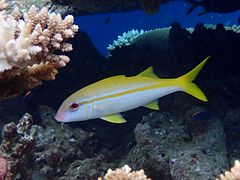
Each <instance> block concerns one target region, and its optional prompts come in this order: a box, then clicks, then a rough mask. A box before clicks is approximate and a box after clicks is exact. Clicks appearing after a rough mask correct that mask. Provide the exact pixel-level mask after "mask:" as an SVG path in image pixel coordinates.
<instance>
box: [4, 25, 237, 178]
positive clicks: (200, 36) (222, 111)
mask: <svg viewBox="0 0 240 180" xmlns="http://www.w3.org/2000/svg"><path fill="white" fill-rule="evenodd" d="M165 32H166V33H167V34H168V36H167V37H165V36H164V38H163V39H165V40H166V39H167V41H168V47H170V48H164V47H160V48H153V46H155V45H153V46H152V44H148V43H150V42H151V41H147V40H148V38H150V39H151V37H148V36H146V37H147V39H144V41H145V42H148V43H142V45H140V46H135V45H133V46H131V45H130V46H122V47H121V48H116V49H115V50H113V51H112V56H111V57H109V61H106V58H105V57H102V56H100V55H99V54H98V53H97V51H96V49H95V48H94V47H93V46H92V44H91V42H90V40H89V38H88V37H87V35H86V33H83V32H80V33H78V34H77V36H78V37H80V38H79V39H77V40H75V41H76V44H77V43H78V42H79V41H81V42H83V43H81V44H80V45H78V46H77V52H72V53H71V56H70V57H71V59H72V57H73V58H76V59H77V58H78V59H79V58H80V59H82V60H81V61H71V62H70V64H68V65H70V66H69V67H70V68H69V69H68V68H65V69H63V71H64V73H61V74H60V76H61V75H63V74H64V77H62V79H59V78H58V79H57V80H55V81H53V82H51V83H45V84H44V86H40V87H39V88H37V89H36V90H33V91H34V93H33V94H35V95H34V98H33V99H32V101H31V103H29V106H31V107H30V109H31V111H32V112H31V114H33V115H35V116H36V113H37V112H38V113H39V114H40V118H39V119H38V120H39V121H37V120H36V121H35V122H37V123H39V125H34V126H33V127H32V128H31V132H33V133H34V138H35V140H36V148H34V151H35V152H34V153H33V155H32V156H31V159H32V161H30V162H28V165H29V166H30V167H28V172H31V173H30V174H32V177H33V179H54V178H55V179H62V180H65V179H97V177H99V176H101V175H102V174H103V173H104V172H106V171H107V170H108V169H109V168H112V169H115V168H117V167H122V166H123V165H124V164H128V165H129V166H130V167H132V168H133V169H144V172H145V173H146V175H147V176H148V177H150V178H152V179H162V180H164V179H191V178H192V179H214V178H215V177H216V176H217V175H218V174H219V173H220V172H222V170H224V169H227V168H228V166H229V164H231V163H232V160H233V159H234V160H235V159H239V149H240V143H239V140H240V138H239V137H240V133H239V132H240V131H239V121H238V120H239V113H240V110H239V101H240V99H239V96H236V94H239V77H240V76H239V71H238V69H239V62H238V60H239V45H240V34H239V33H237V32H235V31H234V30H233V29H229V30H227V29H226V28H225V27H224V26H223V25H217V26H216V27H215V28H208V27H206V26H204V25H203V24H198V25H197V26H196V27H195V28H194V29H190V30H189V29H185V28H182V27H181V26H180V25H179V24H173V26H172V27H171V28H170V29H169V32H168V31H165ZM146 34H147V33H146ZM151 36H152V35H151ZM159 37H160V39H161V36H159ZM138 38H142V37H141V36H139V37H137V38H136V39H138ZM161 41H162V40H160V42H161ZM139 42H141V40H140V39H139ZM208 55H211V56H212V58H211V61H209V63H208V64H207V66H206V69H205V70H204V71H203V72H202V73H201V75H200V76H201V77H199V79H198V81H199V84H200V85H201V88H203V89H204V90H205V91H206V94H207V96H208V97H209V102H208V103H207V104H205V103H201V102H198V101H196V100H194V99H192V98H191V97H189V96H186V95H184V94H181V93H178V94H175V95H172V96H169V97H164V98H161V100H160V101H159V106H160V111H159V112H153V113H150V112H152V111H151V110H148V109H144V108H138V109H135V110H133V111H129V112H127V113H124V114H123V115H124V116H125V117H126V118H127V119H129V121H128V123H126V124H125V125H123V126H114V125H112V124H108V123H106V122H103V121H101V120H96V121H92V122H91V123H90V122H79V123H73V124H68V125H66V124H64V125H62V124H58V123H56V122H55V121H54V117H53V114H54V111H53V110H51V108H48V107H47V106H40V107H39V108H38V109H37V107H38V106H39V104H48V105H49V106H51V107H53V108H54V109H55V108H57V106H59V103H60V102H59V101H62V99H65V97H66V95H67V94H70V93H72V92H73V91H75V90H76V89H79V87H82V86H84V85H86V84H88V83H91V82H93V81H95V80H97V79H100V78H102V77H106V76H112V75H114V74H120V73H121V74H126V75H131V74H135V73H136V72H138V71H141V70H143V69H145V68H146V67H147V66H150V65H151V66H154V69H155V70H156V73H157V74H161V76H163V77H167V76H168V75H169V76H179V74H182V73H184V72H187V71H188V69H190V68H191V67H193V66H194V65H195V64H197V61H198V60H199V61H200V60H202V59H203V58H204V57H206V56H208ZM125 59H127V61H124V60H125ZM230 62H231V63H230ZM71 63H72V64H71ZM126 67H128V68H126ZM223 69H224V71H223ZM235 69H236V70H235ZM59 87H60V88H59ZM62 87H64V88H62ZM56 90H57V91H58V93H56ZM49 97H51V98H49ZM1 106H2V107H3V106H4V108H5V110H6V111H3V113H5V114H6V113H7V111H8V106H7V104H4V105H1ZM15 106H16V108H17V109H18V108H19V103H15ZM0 108H1V107H0ZM202 109H205V110H207V111H209V112H211V113H212V117H211V118H209V119H205V118H204V117H201V118H197V119H194V118H193V114H195V113H196V112H199V111H201V110H202ZM8 113H9V112H8ZM12 114H14V112H13V111H12ZM146 114H149V115H146ZM35 116H34V117H35ZM3 117H6V116H3V115H1V118H2V119H4V120H5V118H3ZM36 117H37V116H36ZM142 117H144V118H142ZM8 118H9V119H10V118H12V119H15V118H13V117H8ZM36 119H37V118H36ZM34 120H35V118H34ZM133 132H134V133H133ZM134 135H135V137H134ZM225 135H226V136H225ZM225 138H226V143H225ZM2 157H3V156H2V155H1V156H0V165H1V166H2V167H6V165H7V166H8V161H7V159H5V156H4V157H3V158H2ZM6 174H7V172H6V168H3V169H1V170H0V177H3V176H6ZM17 177H18V176H17ZM102 178H104V177H103V176H102Z"/></svg>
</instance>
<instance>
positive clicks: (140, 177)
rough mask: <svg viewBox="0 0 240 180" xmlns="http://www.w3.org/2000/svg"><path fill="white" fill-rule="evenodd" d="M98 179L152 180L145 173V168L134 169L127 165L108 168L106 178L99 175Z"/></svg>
mask: <svg viewBox="0 0 240 180" xmlns="http://www.w3.org/2000/svg"><path fill="white" fill-rule="evenodd" d="M98 180H151V179H150V178H147V176H146V175H145V174H144V170H139V171H132V169H131V168H130V167H129V166H128V165H125V166H123V167H122V168H118V169H116V170H112V169H108V171H107V173H106V174H105V176H104V178H101V177H99V178H98Z"/></svg>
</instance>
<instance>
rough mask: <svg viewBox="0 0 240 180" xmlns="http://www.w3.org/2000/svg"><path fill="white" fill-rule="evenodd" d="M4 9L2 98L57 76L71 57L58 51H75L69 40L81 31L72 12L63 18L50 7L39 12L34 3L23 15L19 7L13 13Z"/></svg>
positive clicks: (0, 18) (1, 16) (0, 48)
mask: <svg viewBox="0 0 240 180" xmlns="http://www.w3.org/2000/svg"><path fill="white" fill-rule="evenodd" d="M4 2H5V1H3V0H2V1H1V3H2V4H3V5H2V6H4V8H6V5H5V3H4ZM4 8H2V10H1V11H0V21H1V27H0V35H1V44H0V54H1V58H0V86H1V89H0V92H1V96H0V99H4V98H8V97H9V96H12V95H16V94H18V93H20V92H23V91H28V90H30V89H32V88H33V87H35V86H37V85H40V84H41V83H42V81H43V80H52V79H54V78H55V75H56V74H57V72H58V71H57V69H58V68H62V67H64V66H65V65H66V63H68V62H69V58H68V57H67V56H65V55H57V54H55V53H56V52H57V51H62V52H68V51H71V50H72V46H71V44H69V43H65V41H66V40H67V39H69V38H73V36H74V34H75V33H76V32H77V31H78V26H76V25H73V20H74V19H73V16H70V15H69V16H66V17H65V18H64V19H62V17H61V16H60V15H59V14H55V13H50V12H49V11H48V9H47V8H42V9H41V10H40V11H39V10H38V9H37V8H36V7H35V6H32V7H31V8H30V9H29V11H28V12H27V13H25V14H24V15H23V16H22V14H21V13H20V12H19V10H18V8H15V9H14V10H13V12H12V13H11V14H9V13H7V11H5V10H4Z"/></svg>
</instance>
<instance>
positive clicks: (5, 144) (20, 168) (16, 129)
mask: <svg viewBox="0 0 240 180" xmlns="http://www.w3.org/2000/svg"><path fill="white" fill-rule="evenodd" d="M32 123H33V120H32V117H31V115H30V114H27V113H26V114H25V115H24V116H23V117H22V118H21V119H20V120H19V123H18V124H17V125H16V124H15V123H13V122H12V123H9V124H6V125H5V126H4V129H3V134H2V143H1V147H0V164H1V165H0V167H3V169H1V170H0V177H5V178H7V179H13V178H14V177H15V178H17V179H31V172H30V171H29V169H30V168H29V166H30V163H29V160H31V158H32V155H33V152H34V150H35V145H36V141H35V138H34V137H33V134H32ZM6 165H7V169H6V168H5V166H6Z"/></svg>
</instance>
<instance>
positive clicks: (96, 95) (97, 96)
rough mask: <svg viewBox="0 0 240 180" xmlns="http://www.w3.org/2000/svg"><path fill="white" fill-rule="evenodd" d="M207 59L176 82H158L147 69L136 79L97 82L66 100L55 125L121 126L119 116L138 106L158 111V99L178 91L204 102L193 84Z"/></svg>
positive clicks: (161, 80)
mask: <svg viewBox="0 0 240 180" xmlns="http://www.w3.org/2000/svg"><path fill="white" fill-rule="evenodd" d="M208 58H209V57H207V58H206V59H205V60H204V61H202V62H201V63H200V64H199V65H198V66H196V67H195V68H194V69H193V70H192V71H190V72H189V73H187V74H185V75H183V76H181V77H178V78H171V79H162V78H159V77H157V76H156V75H155V74H154V73H153V69H152V67H149V68H148V69H146V70H145V71H143V72H141V73H140V74H138V75H136V76H131V77H126V76H125V75H118V76H113V77H109V78H106V79H103V80H100V81H98V82H96V83H93V84H91V85H88V86H86V87H84V88H82V89H80V90H78V91H77V92H75V93H73V94H72V95H71V96H69V97H68V98H67V99H66V100H65V101H64V102H63V103H62V105H61V106H60V108H59V110H58V112H57V114H56V116H55V119H56V120H57V121H58V122H74V121H84V120H90V119H95V118H101V119H103V120H105V121H108V122H112V123H124V122H126V120H125V119H124V118H123V117H122V115H121V114H120V113H121V112H124V111H128V110H131V109H134V108H137V107H140V106H144V107H147V108H150V109H154V110H158V109H159V107H158V101H157V99H158V98H160V97H162V96H165V95H168V94H171V93H174V92H177V91H183V92H186V93H188V94H190V95H192V96H194V97H195V98H197V99H200V100H202V101H207V98H206V96H205V95H204V93H203V92H202V91H201V90H200V89H199V88H198V87H197V85H196V84H194V83H193V82H192V81H193V80H194V79H195V78H196V76H197V75H198V73H199V71H200V70H201V69H202V67H203V66H204V64H205V63H206V61H207V60H208Z"/></svg>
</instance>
